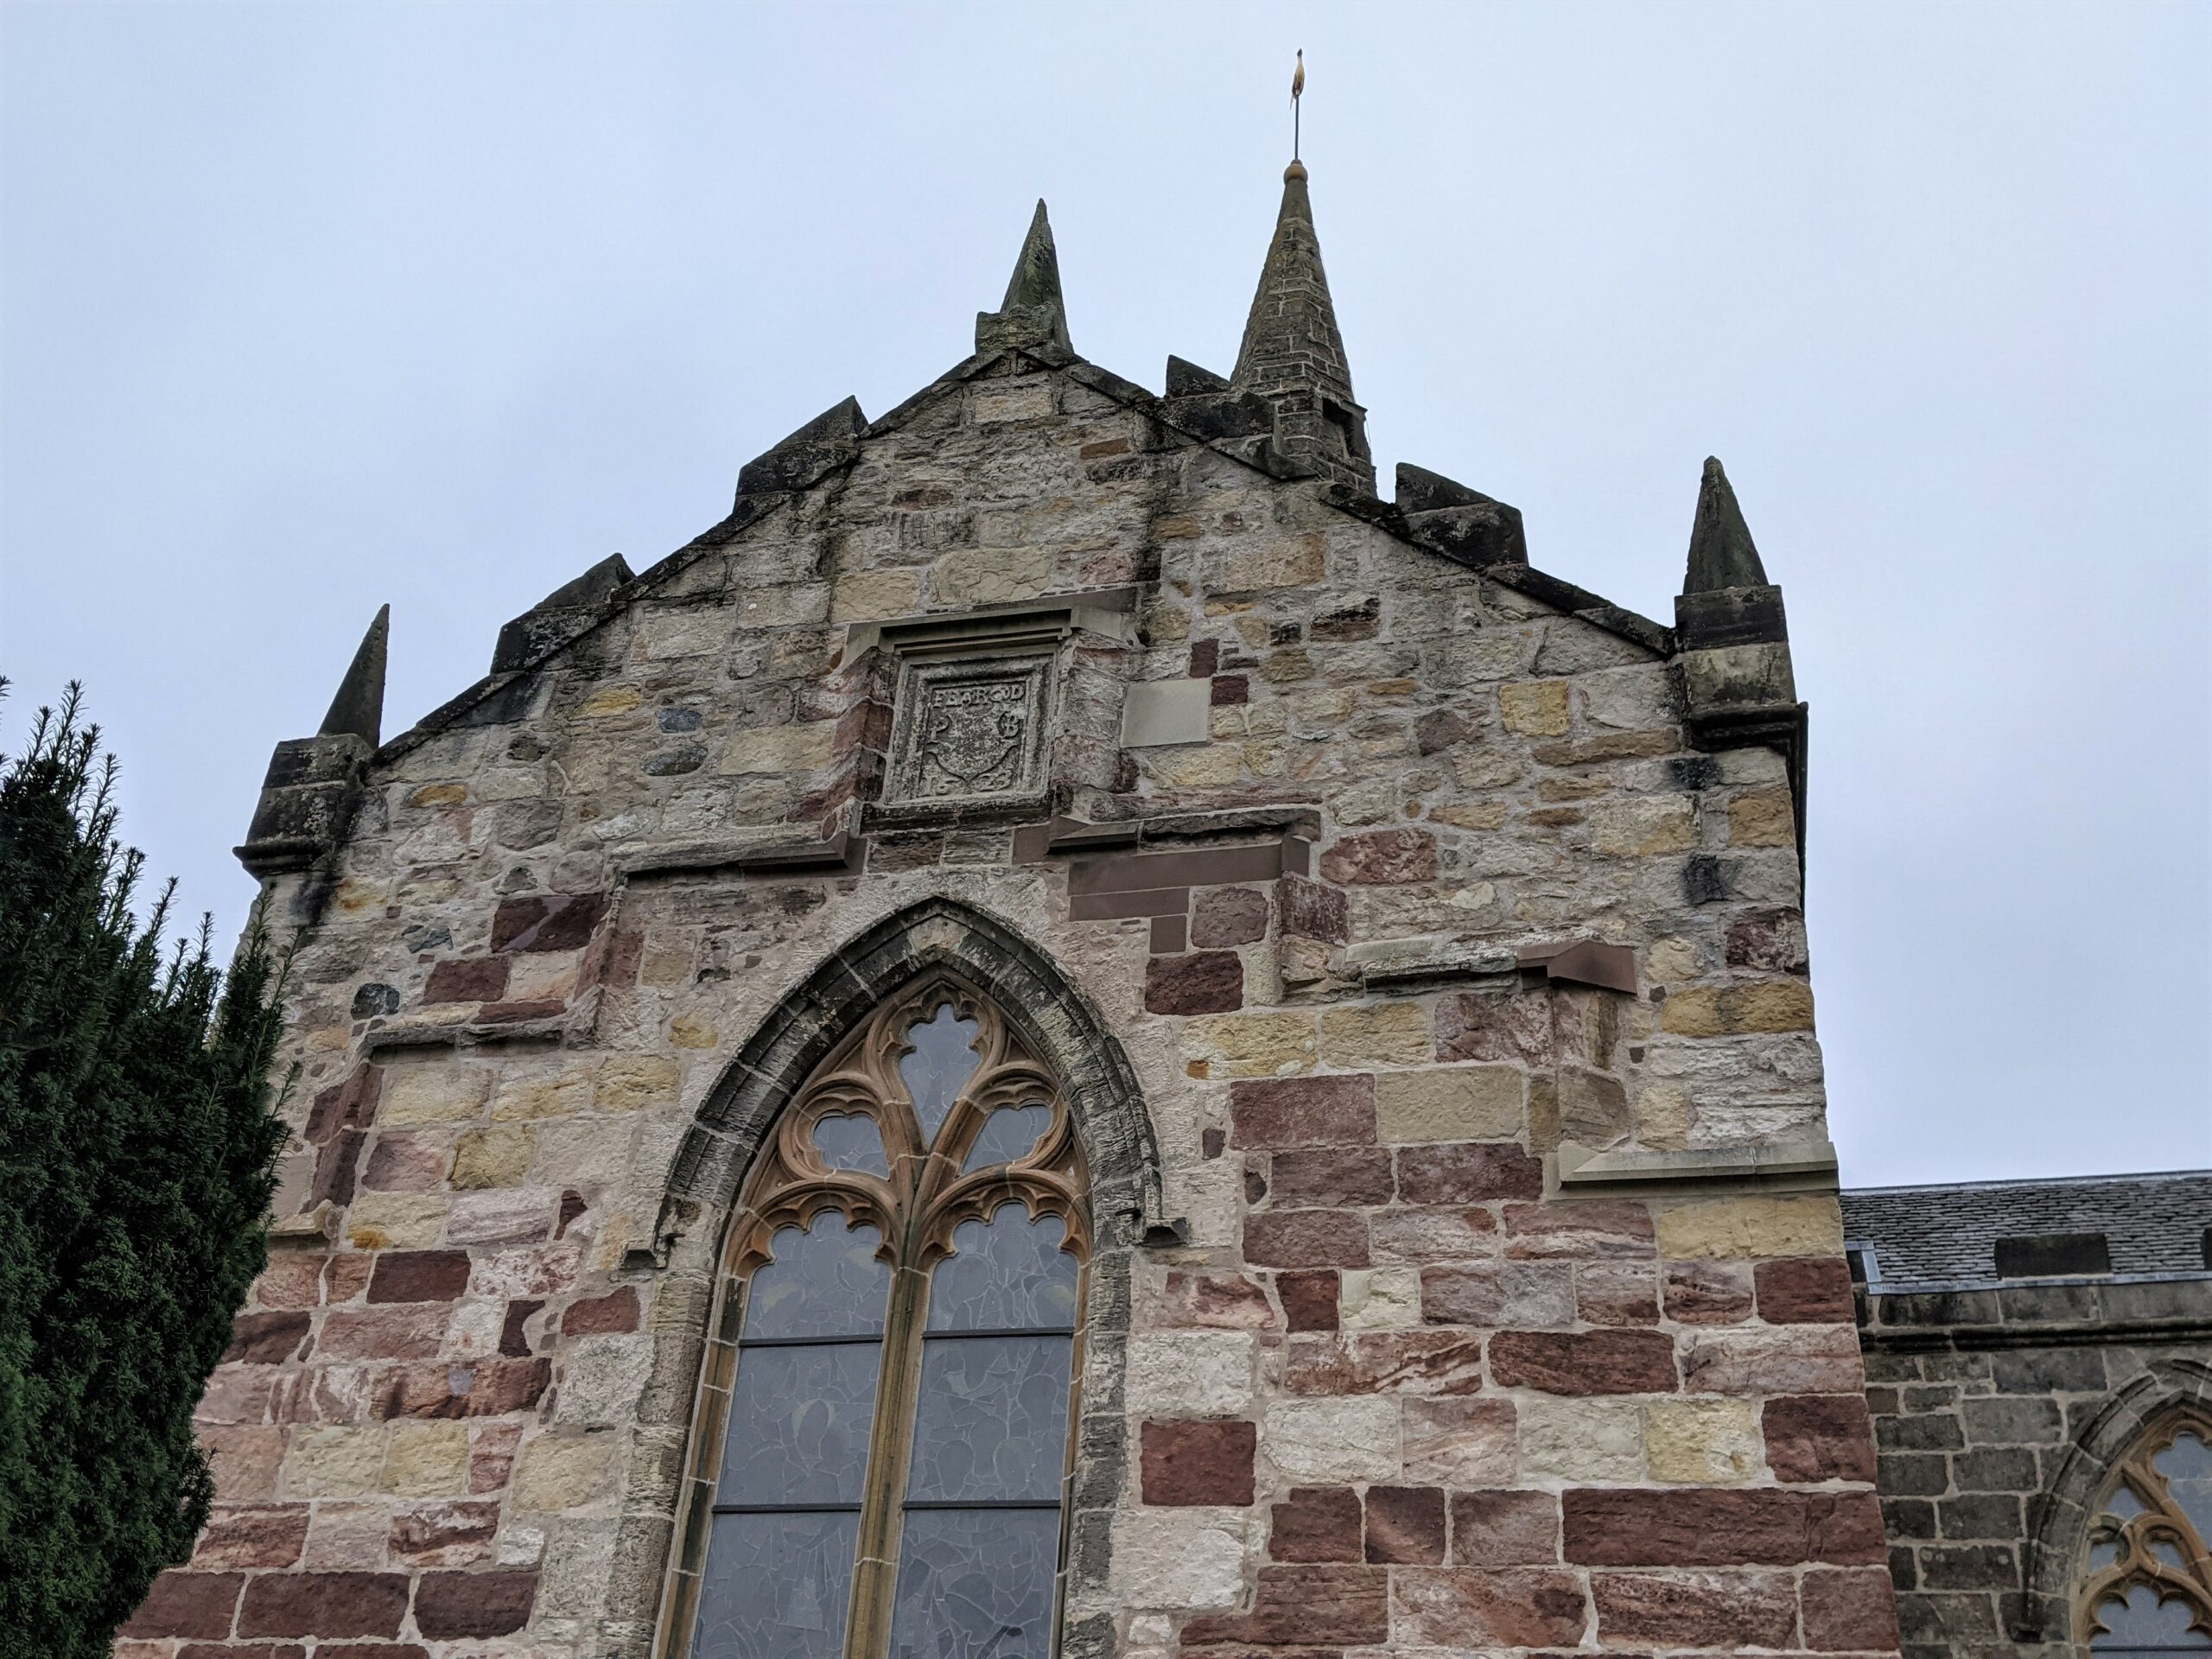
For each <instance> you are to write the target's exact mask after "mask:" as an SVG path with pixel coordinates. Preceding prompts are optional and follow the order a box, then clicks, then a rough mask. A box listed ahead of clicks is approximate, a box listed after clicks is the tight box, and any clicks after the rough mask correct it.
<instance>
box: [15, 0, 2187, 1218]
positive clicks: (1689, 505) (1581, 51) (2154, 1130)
mask: <svg viewBox="0 0 2212 1659" xmlns="http://www.w3.org/2000/svg"><path fill="white" fill-rule="evenodd" d="M2209 29H2212V9H2208V8H2207V7H2205V6H2203V5H2201V4H2192V3H2180V4H2144V3H2123V0H2099V3H2094V4H2078V5H2077V4H2066V5H2050V4H2033V3H2024V0H2012V3H2005V4H2001V5H1982V4H1964V3H1953V4H1941V5H1929V4H1917V5H1897V4H1881V3H1865V0H1859V3H1848V4H1837V5H1824V4H1810V3H1796V4H1790V5H1780V4H1751V5H1722V4H1691V3H1675V4H1653V3H1633V4H1595V3H1586V4H1548V5H1535V4H1527V5H1514V6H1506V5H1488V4H1477V3H1460V4H1453V5H1448V6H1447V5H1414V4H1402V5H1395V6H1394V5H1383V4H1368V5H1363V6H1359V7H1351V6H1344V5H1332V6H1313V7H1306V6H1298V5H1270V6H1240V5H1225V4H1217V5H1208V6H1204V7H1199V6H1191V5H1154V6H1141V7H1119V8H1111V7H1106V6H1098V5H1092V6H1085V7H1082V8H1077V7H1074V6H1060V7H1045V6H1036V5H1021V6H1007V7H999V6H986V5H982V4H966V5H959V6H949V5H944V6H911V7H910V6H889V5H880V6H859V5H832V4H818V3H817V4H809V5H804V6H797V5H794V6H776V7H747V6H739V5H734V4H715V5H703V6H688V5H627V4H626V5H613V4H598V5H578V6H562V5H528V6H524V5H514V4H505V5H493V4H467V5H463V4H444V5H432V4H413V5H404V6H403V5H389V4H379V5H363V6H351V5H343V4H317V5H312V6H309V5H304V4H298V5H262V4H250V3H226V4H221V5H202V4H193V3H164V4H96V5H82V4H55V3H25V0H14V3H10V4H8V5H7V6H6V7H5V8H4V10H0V54H4V57H3V59H0V233H4V238H5V241H4V249H3V250H0V538H3V539H0V670H4V671H5V672H6V673H8V674H9V675H10V677H11V678H13V680H14V681H15V683H16V691H15V693H14V695H13V696H12V698H11V700H10V704H9V705H8V708H7V709H6V710H5V713H4V720H0V741H4V743H5V745H6V747H9V748H10V749H13V748H16V747H19V745H20V743H21V741H22V733H23V731H24V729H25V728H26V726H27V724H28V722H29V715H30V711H31V709H33V708H34V707H35V705H36V704H37V703H38V702H41V701H43V700H46V699H48V698H50V697H52V696H54V695H55V694H57V693H58V692H59V690H60V686H61V684H62V683H63V682H64V681H65V680H67V679H68V678H71V677H79V678H81V679H83V680H84V681H85V682H86V685H87V688H88V691H89V696H90V699H91V706H92V709H93V711H94V713H95V714H96V715H97V716H98V717H99V719H100V720H101V721H103V722H104V723H105V726H106V728H107V730H108V732H109V734H110V735H111V740H112V742H113V745H114V747H115V749H116V751H117V752H118V753H119V754H120V756H121V757H122V760H123V762H124V806H125V812H126V816H125V820H124V822H125V825H126V828H127V829H128V832H129V835H130V837H131V839H133V840H134V841H135V842H137V843H138V844H140V845H141V846H143V847H144V848H145V849H146V851H147V853H148V855H149V863H150V868H152V869H154V870H156V871H159V872H173V873H175V874H177V875H178V876H179V877H180V878H181V884H182V893H181V896H182V900H183V902H184V904H185V905H186V906H188V907H189V908H190V909H192V910H193V911H194V912H196V911H198V910H200V909H211V910H213V912H214V913H215V917H216V921H217V924H218V926H219V928H220V929H222V930H223V931H225V932H226V933H227V932H229V931H232V930H234V929H235V928H236V926H237V925H238V922H239V920H240V918H241V917H242V916H243V914H244V910H245V904H246V902H247V901H248V899H250V897H251V883H250V882H249V881H248V880H246V878H245V875H244V874H242V873H241V872H240V871H239V869H238V867H237V865H236V863H235V862H234V861H232V858H231V855H230V851H229V849H230V848H231V847H232V844H234V843H235V842H237V841H238V840H239V839H240V837H241V836H242V835H243V832H244V830H245V825H246V821H247V818H248V817H249V816H250V814H251V810H252V806H253V801H254V795H255V791H256V789H257V785H258V784H259V781H260V775H261V771H262V768H263V766H264V765H265V764H266V761H267V760H268V755H269V750H270V746H271V745H272V744H273V743H274V742H275V741H277V740H278V739H279V738H283V737H292V736H300V735H303V734H307V733H308V732H310V731H312V730H313V729H314V728H315V723H316V721H317V720H318V719H319V718H320V716H321V712H322V709H323V706H324V704H325V703H326V702H327V701H328V699H329V696H330V694H331V691H332V690H333V688H334V684H335V682H336V678H337V676H338V674H339V672H340V670H341V669H342V667H343V665H344V664H345V662H346V657H347V655H348V654H349V653H350V652H351V651H352V649H353V645H354V642H355V641H356V639H358V638H359V634H360V632H361V630H362V628H363V627H364V626H365V624H366V623H367V621H368V619H369V617H370V615H371V614H372V612H373V611H374V610H375V608H376V607H377V606H378V604H379V603H381V602H383V601H387V600H388V601H391V606H392V637H391V652H392V662H391V693H390V697H389V700H388V702H387V704H386V725H385V729H386V731H387V732H388V733H390V732H395V731H397V730H399V729H401V728H404V727H405V726H406V725H407V724H408V723H410V721H412V720H414V719H415V718H416V716H418V715H421V714H423V713H424V712H425V711H427V710H428V709H431V708H433V707H435V705H436V704H437V703H439V702H442V701H443V700H444V699H445V698H447V697H448V696H451V695H452V694H453V693H454V692H455V691H457V690H460V689H461V687H463V686H465V685H466V684H467V683H469V682H470V681H472V680H474V678H475V677H477V676H478V675H480V673H481V672H482V671H484V668H485V665H486V663H487V661H488V659H489V657H490V653H491V648H492V641H493V636H494V634H495V633H496V632H497V631H498V628H499V624H500V622H501V621H503V620H505V619H506V618H508V617H510V616H512V615H513V614H515V613H518V612H519V611H521V610H522V609H524V608H525V607H527V606H528V605H529V604H531V602H532V601H534V600H536V599H537V598H538V597H539V596H540V595H542V594H544V593H545V592H546V591H548V590H549V589H550V588H553V587H555V586H556V585H557V584H559V583H560V582H564V581H566V580H567V579H568V578H569V577H570V576H572V575H575V574H576V573H577V572H579V571H581V570H582V569H583V568H584V567H585V566H586V565H588V564H589V563H592V562H594V560H597V559H599V558H601V557H603V556H606V555H607V553H609V552H611V551H614V550H620V551H621V552H623V553H625V554H626V555H627V556H628V557H629V559H630V561H631V563H632V564H633V565H635V566H638V567H640V568H642V567H643V566H644V565H645V564H647V563H651V562H652V560H654V559H656V558H658V557H659V556H661V555H663V554H664V553H665V552H667V551H669V550H671V549H672V548H674V547H676V546H677V545H678V544H679V543H682V542H683V541H684V540H686V539H688V538H689V537H690V535H692V534H693V533H694V532H695V531H698V530H699V529H702V528H703V527H704V526H705V525H707V524H711V523H712V522H714V521H715V519H716V518H719V517H720V516H721V513H722V512H724V511H726V510H727V508H728V502H729V497H730V493H731V490H732V487H733V486H734V481H735V479H736V475H737V469H738V467H739V466H740V464H741V462H743V461H745V460H746V459H747V458H748V457H749V456H751V455H753V454H755V453H757V452H758V451H760V449H762V448H766V446H767V445H768V444H770V443H772V442H774V441H775V440H776V439H778V438H779V437H781V436H782V435H784V434H785V433H786V432H788V431H789V430H791V429H792V428H794V427H796V426H797V425H798V424H799V423H801V422H803V421H804V420H806V419H807V418H809V417H810V416H813V415H814V414H816V413H817V412H818V411H819V410H822V409H823V408H824V407H826V406H827V405H829V404H832V403H834V402H836V400H837V399H838V398H840V397H843V396H845V395H846V394H847V393H848V392H851V393H856V394H857V395H858V396H859V397H860V399H861V404H862V405H863V406H864V407H865V408H866V409H867V410H868V411H869V413H870V414H872V415H874V414H880V413H881V412H883V411H884V410H887V409H888V408H890V407H891V406H892V405H893V404H896V403H898V402H899V401H900V400H902V399H903V398H904V397H906V396H907V395H908V394H909V393H910V392H912V391H915V390H916V389H918V387H919V386H921V385H923V384H924V383H925V382H926V381H928V380H929V379H931V378H932V377H934V376H935V375H937V374H938V372H941V371H943V370H944V369H945V368H946V367H949V366H950V365H951V364H953V363H955V362H957V360H958V359H960V358H961V357H963V355H964V354H965V353H967V351H968V350H969V334H970V329H971V327H972V323H973V318H974V314H975V312H976V310H977V309H978V308H981V307H984V306H988V305H994V304H995V303H996V302H997V299H998V296H999V295H1000V292H1001V289H1003V287H1004V285H1005V282H1006V274H1007V270H1008V269H1009V267H1010V266H1011V264H1012V262H1013V259H1014V252H1015V250H1016V248H1017V246H1018V245H1019V243H1020V237H1021V233H1022V231H1023V229H1024V227H1025V226H1026V225H1027V219H1028V216H1029V212H1030V207H1031V204H1032V203H1033V200H1035V198H1036V197H1038V196H1039V195H1040V194H1041V195H1043V196H1045V197H1046V198H1047V199H1048V200H1049V201H1050V202H1051V204H1052V222H1053V225H1054V227H1055V230H1056V232H1057V233H1058V241H1059V248H1060V256H1061V265H1062V270H1063V271H1064V274H1065V281H1066V286H1067V290H1068V311H1069V319H1070V324H1071V329H1072V332H1073V335H1074V339H1075V344H1076V348H1077V350H1078V351H1079V352H1081V353H1083V354H1084V356H1086V357H1089V358H1090V359H1093V360H1094V361H1096V362H1098V363H1101V364H1103V365H1106V366H1107V367H1109V368H1112V369H1114V370H1116V371H1117V372H1120V373H1122V374H1124V375H1127V376H1128V377H1129V378H1133V379H1135V380H1139V381H1141V382H1143V383H1144V384H1147V385H1152V386H1154V387H1155V388H1157V387H1158V385H1160V374H1161V364H1162V362H1163V359H1165V357H1166V353H1169V352H1171V351H1172V352H1175V353H1179V354H1180V355H1182V356H1185V357H1187V358H1191V359H1193V360H1195V361H1198V362H1199V363H1203V364H1205V365H1209V366H1211V367H1214V368H1217V369H1223V370H1225V369H1226V368H1228V366H1229V365H1230V362H1231V360H1232V359H1233V358H1234V355H1235V351H1236V338H1237V333H1238V329H1239V327H1240V326H1241V323H1242V320H1243V312H1244V308H1245V307H1246V305H1247V304H1248V303H1249V299H1250V296H1251V289H1252V284H1253V283H1254V281H1255V278H1256V277H1257V274H1258V270H1259V266H1260V259H1261V256H1262V252H1263V251H1264V250H1265V247H1266V244H1267V239H1268V231H1269V228H1270V226H1271V225H1272V222H1273V218H1274V210H1275V205H1276V200H1277V195H1278V192H1279V188H1280V184H1279V181H1280V178H1281V168H1282V163H1283V162H1284V160H1285V158H1286V153H1287V147H1288V138H1289V132H1288V125H1289V123H1288V111H1287V107H1286V105H1287V98H1286V93H1287V79H1288V74H1289V67H1290V61H1291V54H1292V52H1293V50H1294V48H1299V47H1303V48H1305V50H1306V61H1307V64H1308V67H1309V71H1310V75H1311V82H1310V86H1309V89H1308V93H1307V99H1306V160H1307V162H1308V163H1309V164H1310V166H1311V167H1312V168H1313V200H1314V206H1315V211H1316V215H1317V219H1318V221H1319V229H1320V234H1321V239H1322V245H1323V247H1324V249H1325V252H1326V255H1327V259H1328V264H1329V271H1330V276H1331V280H1332V285H1333V287H1334V289H1335V291H1336V298H1337V304H1338V312H1339V315H1340V318H1341V321H1342V323H1343V327H1344V339H1345V341H1346V345H1347V347H1348V349H1349V351H1350V353H1351V362H1352V370H1353V375H1354V379H1355V384H1356V385H1357V389H1358V391H1359V394H1360V397H1361V398H1362V400H1363V402H1364V403H1365V404H1367V405H1368V406H1369V408H1370V411H1371V414H1370V435H1371V436H1372V438H1373V440H1374V443H1375V447H1376V455H1377V459H1378V461H1380V462H1381V464H1382V467H1383V473H1384V476H1385V478H1386V480H1387V477H1388V469H1389V467H1390V466H1391V465H1393V464H1394V463H1395V462H1396V461H1400V460H1407V461H1416V462H1419V463H1420V464H1421V465H1423V466H1427V467H1432V468H1433V469H1435V470H1437V471H1440V472H1443V473H1446V474H1450V475H1452V476H1453V477H1455V478H1459V479H1461V480H1465V482H1467V483H1469V484H1471V485H1474V486H1476V487H1478V488H1480V489H1483V490H1486V491H1488V492H1490V493H1493V494H1495V495H1497V496H1500V497H1502V498H1503V499H1506V500H1509V501H1511V502H1513V503H1515V504H1516V505H1518V506H1519V507H1520V508H1521V509H1522V512H1524V513H1525V514H1526V515H1527V522H1528V531H1529V549H1530V553H1531V556H1532V558H1533V560H1534V562H1535V563H1536V564H1537V565H1538V566H1539V567H1540V568H1541V569H1545V570H1547V571H1550V572H1552V573H1554V574H1556V575H1560V576H1563V577H1566V578H1567V579H1569V580H1571V581H1573V582H1580V583H1581V584H1582V585H1584V586H1586V587H1588V588H1595V589H1597V590H1598V591H1599V592H1600V593H1603V594H1605V595H1607V596H1608V597H1609V598H1611V599H1613V600H1615V601H1618V602H1619V603H1622V604H1625V605H1628V606H1630V607H1634V608H1637V609H1638V610H1641V611H1643V612H1644V613H1647V614H1649V615H1651V616H1655V617H1659V618H1662V619H1670V618H1671V615H1672V612H1671V608H1670V606H1671V596H1672V594H1674V592H1675V588H1676V586H1677V585H1678V583H1679V580H1680V577H1681V569H1682V559H1683V553H1684V550H1685V547H1686V545H1687V542H1688V532H1689V525H1690V518H1691V513H1692V509H1693V505H1694V499H1695V494H1696V488H1697V480H1698V468H1699V463H1700V461H1702V459H1703V458H1704V456H1705V455H1706V454H1708V453H1712V454H1719V455H1720V456H1721V457H1722V458H1723V459H1724V460H1726V462H1727V464H1728V468H1729V473H1730V475H1731V477H1732V479H1733V480H1734V481H1735V483H1736V486H1737V489H1738V493H1739V494H1740V496H1741V498H1742V500H1743V503H1744V507H1745V513H1746V514H1747V516H1748V518H1749V519H1750V522H1751V527H1752V530H1753V531H1754V533H1755V534H1756V535H1757V537H1758V543H1759V546H1760V549H1761V550H1762V551H1763V552H1764V555H1765V558H1766V563H1767V567H1768V570H1769V572H1770V575H1772V576H1773V577H1774V578H1775V579H1776V580H1777V581H1778V582H1781V583H1782V584H1783V587H1784V589H1785V591H1786V593H1787V594H1788V600H1789V616H1790V622H1791V628H1792V635H1793V638H1794V639H1795V642H1796V658H1797V666H1798V675H1799V686H1800V690H1801V691H1802V693H1803V694H1804V695H1805V696H1808V697H1809V699H1810V700H1811V702H1812V707H1813V727H1812V748H1811V759H1812V784H1811V807H1810V821H1811V885H1810V908H1811V927H1812V939H1813V955H1814V966H1815V974H1814V983H1815V988H1816V989H1817V991H1818V994H1819V996H1820V1022H1821V1036H1822V1039H1823V1040H1824V1042H1825V1044H1826V1047H1827V1057H1828V1063H1829V1086H1830V1101H1831V1105H1832V1111H1833V1116H1834V1128H1835V1135H1836V1139H1837V1141H1838V1142H1839V1143H1840V1147H1841V1148H1842V1151H1843V1154H1844V1158H1845V1173H1846V1178H1847V1179H1848V1180H1850V1181H1851V1182H1853V1183H1854V1184H1861V1185H1864V1184H1872V1183H1877V1182H1900V1181H1910V1180H1938V1179H1964V1178H1971V1177H1977V1176H2003V1175H2014V1174H2030V1173H2062V1172H2068V1171H2090V1170H2111V1169H2127V1168H2145V1167H2172V1166H2184V1165H2204V1164H2212V1090H2208V1072H2207V1061H2208V1058H2212V1054H2208V1018H2207V1014H2208V993H2207V986H2208V983H2212V980H2209V979H2208V968H2212V963H2208V955H2209V954H2212V952H2209V951H2208V941H2212V914H2209V913H2208V868H2212V857H2209V856H2208V833H2207V832H2208V821H2209V819H2212V811H2209V810H2208V750H2209V747H2212V745H2209V744H2208V679H2207V640H2208V599H2209V598H2212V595H2209V594H2208V563H2212V561H2209V560H2208V550H2209V549H2212V461H2209V460H2208V457H2212V394H2209V393H2208V388H2209V387H2212V328H2208V302H2207V295H2208V293H2209V292H2212V259H2209V258H2208V231H2212V162H2208V145H2207V109H2208V95H2207V90H2206V89H2207V86H2208V85H2212V41H2209V39H2208V34H2209ZM1386 487H1387V484H1386Z"/></svg>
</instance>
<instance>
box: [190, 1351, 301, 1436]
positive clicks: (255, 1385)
mask: <svg viewBox="0 0 2212 1659" xmlns="http://www.w3.org/2000/svg"><path fill="white" fill-rule="evenodd" d="M293 1375H294V1373H293V1372H290V1371H288V1370H284V1369H283V1367H281V1366H277V1365H218V1366H217V1367H216V1368H215V1372H214V1375H213V1376H210V1377H209V1378H208V1379H207V1391H206V1392H205V1393H204V1394H202V1395H200V1403H199V1404H198V1405H196V1406H194V1408H192V1421H194V1422H195V1423H262V1422H266V1421H269V1408H270V1401H271V1400H272V1399H274V1398H275V1397H276V1395H277V1389H278V1387H279V1385H280V1383H283V1382H289V1380H290V1378H291V1377H292V1376H293Z"/></svg>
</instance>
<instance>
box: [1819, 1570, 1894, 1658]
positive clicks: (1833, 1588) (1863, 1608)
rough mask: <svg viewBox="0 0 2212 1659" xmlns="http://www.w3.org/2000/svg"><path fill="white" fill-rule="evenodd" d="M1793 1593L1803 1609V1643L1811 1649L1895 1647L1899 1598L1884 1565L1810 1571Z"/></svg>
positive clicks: (1843, 1650) (1858, 1650) (1870, 1650)
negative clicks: (1795, 1592)
mask: <svg viewBox="0 0 2212 1659" xmlns="http://www.w3.org/2000/svg"><path fill="white" fill-rule="evenodd" d="M1797 1593H1798V1596H1799V1599H1800V1601H1801V1603H1802V1608H1803V1611H1804V1618H1805V1645H1806V1646H1807V1647H1808V1648H1810V1649H1813V1650H1814V1651H1815V1653H1884V1652H1889V1653H1893V1652H1895V1651H1896V1650H1897V1639H1898V1638H1897V1592H1896V1590H1895V1588H1894V1587H1893V1586H1892V1585H1891V1581H1890V1574H1889V1569H1888V1568H1886V1567H1858V1568H1853V1569H1844V1570H1821V1571H1816V1572H1812V1573H1806V1574H1805V1576H1804V1578H1803V1579H1802V1580H1801V1581H1800V1582H1799V1584H1798V1586H1797Z"/></svg>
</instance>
